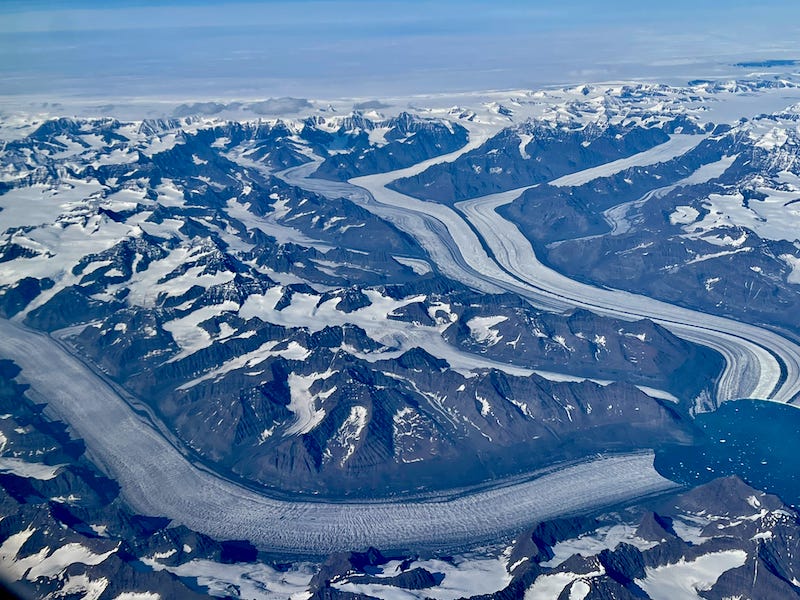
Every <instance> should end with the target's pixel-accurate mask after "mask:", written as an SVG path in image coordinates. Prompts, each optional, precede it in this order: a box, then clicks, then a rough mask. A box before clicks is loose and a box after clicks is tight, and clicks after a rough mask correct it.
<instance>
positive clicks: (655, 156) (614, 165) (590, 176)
mask: <svg viewBox="0 0 800 600" xmlns="http://www.w3.org/2000/svg"><path fill="white" fill-rule="evenodd" d="M705 138H706V136H705V135H673V136H672V137H671V138H670V139H669V141H667V142H664V143H663V144H659V145H658V146H655V147H653V148H651V149H650V150H645V151H644V152H639V153H638V154H634V155H632V156H628V157H627V158H620V159H619V160H615V161H612V162H608V163H605V164H602V165H599V166H597V167H592V168H589V169H584V170H583V171H578V172H577V173H571V174H569V175H564V176H563V177H559V178H558V179H554V180H552V181H551V182H550V185H554V186H557V187H566V186H579V185H583V184H584V183H589V182H590V181H592V180H594V179H597V178H599V177H610V176H611V175H615V174H616V173H620V172H621V171H624V170H625V169H630V168H631V167H640V166H646V165H653V164H656V163H660V162H667V161H668V160H671V159H673V158H675V157H676V156H681V155H682V154H686V152H688V151H689V150H691V149H692V148H694V147H695V146H697V144H699V143H700V142H701V141H703V140H704V139H705Z"/></svg>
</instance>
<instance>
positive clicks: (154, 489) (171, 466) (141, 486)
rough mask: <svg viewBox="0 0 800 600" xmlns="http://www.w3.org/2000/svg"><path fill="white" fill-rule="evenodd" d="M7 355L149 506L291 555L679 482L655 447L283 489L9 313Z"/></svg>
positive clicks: (470, 534)
mask: <svg viewBox="0 0 800 600" xmlns="http://www.w3.org/2000/svg"><path fill="white" fill-rule="evenodd" d="M0 335H2V337H3V340H4V344H3V346H4V353H3V354H4V356H5V357H7V358H10V359H12V360H14V361H15V362H16V363H17V364H18V365H19V366H20V367H21V368H22V377H23V379H24V380H25V381H26V382H27V383H29V384H31V386H32V389H33V390H34V391H35V393H36V396H37V397H39V398H42V399H45V400H47V402H48V409H47V410H48V412H49V413H50V414H53V415H55V416H56V417H58V418H60V419H63V420H65V421H67V422H68V423H69V424H70V426H71V427H72V429H73V431H74V432H75V434H76V435H78V436H79V437H81V438H82V439H84V441H85V442H86V445H87V449H88V451H89V455H90V457H91V458H93V459H94V460H95V461H97V463H98V464H99V465H101V466H102V468H103V469H104V470H105V471H106V472H107V473H108V474H109V475H110V476H111V477H113V478H114V479H115V480H116V481H117V482H119V484H120V486H121V488H122V493H123V495H124V497H125V499H126V500H127V501H128V502H129V503H130V505H131V506H133V508H134V509H135V510H137V511H139V512H141V513H143V514H154V515H162V516H166V517H169V518H171V519H174V520H175V521H176V522H179V523H183V524H185V525H186V526H188V527H190V528H192V529H195V530H197V531H200V532H202V533H205V534H208V535H211V536H213V537H217V538H221V539H231V538H236V539H248V540H250V541H251V542H253V543H254V544H255V545H256V546H258V547H260V548H263V549H268V550H273V551H277V552H283V553H287V554H328V553H331V552H334V551H340V550H353V549H363V548H366V547H368V546H370V545H373V546H378V547H382V548H428V549H432V550H433V549H438V550H455V549H459V548H465V547H468V546H472V545H474V544H477V543H482V542H487V541H490V540H494V541H496V540H497V539H498V538H500V537H503V536H504V535H511V534H513V533H515V532H517V531H519V530H521V529H523V528H524V527H526V526H528V525H530V524H531V523H533V522H535V521H537V520H542V519H548V518H553V517H556V516H562V515H565V514H573V513H580V512H585V511H591V510H594V509H596V508H600V507H605V506H610V505H614V504H618V503H622V502H627V501H631V500H634V499H636V498H640V497H643V496H648V495H652V494H658V493H662V492H665V491H667V490H670V489H673V488H675V487H677V486H676V484H674V483H672V482H671V481H668V480H666V479H664V478H663V477H661V476H660V475H659V474H658V473H657V472H656V471H655V469H654V468H653V454H652V453H632V454H624V455H616V456H608V457H604V458H595V459H592V460H588V461H587V462H583V463H578V464H573V465H570V466H566V467H564V468H561V469H558V470H552V471H550V472H547V473H545V474H543V475H541V476H539V477H537V478H535V479H528V480H525V479H520V480H519V481H517V482H512V483H505V484H503V485H499V486H497V487H487V486H484V487H483V488H482V489H480V490H479V491H474V492H470V491H469V490H467V491H466V492H464V493H462V494H460V495H458V494H456V495H452V496H450V497H438V498H436V499H433V500H429V501H425V500H416V501H403V500H399V501H396V502H393V501H363V502H335V503H333V502H309V501H297V502H293V501H286V500H278V499H274V498H271V497H269V496H267V495H266V494H261V493H258V492H255V491H253V490H250V489H247V488H244V487H241V486H238V485H237V484H235V483H233V482H231V481H229V480H226V479H224V478H222V477H220V476H218V475H215V474H213V473H211V472H209V471H207V470H205V469H202V468H199V467H197V466H195V465H194V464H192V463H191V462H190V461H189V460H188V459H187V458H186V457H185V456H183V455H182V454H181V453H180V452H179V451H178V450H177V449H176V448H175V447H174V446H173V445H172V444H171V443H170V442H169V441H168V440H167V439H165V438H164V437H163V436H162V435H161V434H160V433H159V432H158V431H156V430H155V429H154V428H153V427H152V426H151V425H150V424H149V423H147V422H146V421H144V420H143V419H142V418H140V417H138V416H137V415H136V414H135V413H134V412H133V410H132V409H131V408H130V406H128V404H126V402H125V401H124V400H123V399H122V398H121V397H120V396H119V395H118V394H117V393H116V392H115V391H114V390H113V389H112V388H111V387H109V386H108V385H107V384H106V383H105V382H104V381H102V380H101V379H99V377H98V376H97V375H96V374H95V373H93V372H92V371H91V370H90V369H89V368H88V367H87V366H86V365H84V364H83V363H81V362H80V361H79V360H78V359H76V358H75V357H73V356H71V355H70V354H68V353H67V352H66V350H64V349H63V348H61V346H59V345H58V344H57V343H56V342H55V341H54V340H53V339H51V338H49V337H48V336H46V335H44V334H41V333H37V332H33V331H31V330H28V329H26V328H24V327H20V326H18V325H16V324H14V323H11V322H10V321H7V320H0Z"/></svg>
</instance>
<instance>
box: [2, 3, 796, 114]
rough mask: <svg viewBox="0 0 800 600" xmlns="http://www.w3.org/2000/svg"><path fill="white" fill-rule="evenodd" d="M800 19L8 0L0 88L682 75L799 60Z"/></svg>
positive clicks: (261, 87)
mask: <svg viewBox="0 0 800 600" xmlns="http://www.w3.org/2000/svg"><path fill="white" fill-rule="evenodd" d="M109 4H110V5H111V8H109V7H108V6H109ZM799 17H800V3H798V2H796V1H794V0H793V1H791V2H790V1H785V0H765V1H764V2H759V3H758V6H755V5H754V3H752V2H740V1H737V0H732V1H727V2H713V1H712V2H701V1H697V0H695V1H693V2H690V1H687V0H675V1H672V2H670V3H666V2H663V3H658V4H653V3H650V2H642V1H641V0H640V1H638V2H634V1H629V0H624V1H616V2H599V1H594V2H590V1H588V0H563V1H559V2H533V1H531V2H513V1H509V0H505V1H504V0H498V1H495V2H477V1H470V0H463V1H460V2H456V1H454V0H444V1H438V2H433V1H413V0H410V1H406V2H397V1H391V0H390V1H386V2H381V1H378V0H373V1H363V0H362V1H360V0H350V1H346V2H340V1H335V0H295V1H292V2H287V1H270V2H246V1H245V2H241V1H240V2H211V1H208V0H205V1H203V0H171V1H168V2H156V1H151V0H128V1H125V0H123V1H119V2H114V3H113V4H111V3H101V2H95V1H90V0H73V1H71V2H55V1H52V0H50V1H47V0H28V1H17V0H5V1H4V2H0V79H2V80H3V81H4V82H5V83H4V87H5V90H4V93H5V94H34V93H36V94H42V95H48V94H52V95H54V96H55V95H58V94H71V95H81V94H83V95H94V96H97V95H102V94H108V95H110V96H120V95H125V96H169V97H171V98H176V97H187V98H188V97H198V98H200V97H203V98H226V97H261V96H278V95H294V96H320V95H323V96H324V95H330V96H348V95H354V96H379V95H384V94H407V93H430V92H436V91H454V90H471V89H473V90H474V89H497V88H517V87H536V86H539V85H548V84H561V83H578V82H583V81H601V80H608V79H621V78H650V79H670V80H676V79H677V80H680V79H682V78H694V77H701V76H714V75H715V74H722V73H725V72H727V71H726V69H727V70H728V71H729V70H730V69H728V68H727V67H726V65H730V63H731V62H735V61H737V60H743V59H750V58H753V59H760V58H800V48H799V47H798V46H800V44H798V42H797V40H800V35H799V34H800V25H798V24H800V18H799ZM0 93H3V92H0Z"/></svg>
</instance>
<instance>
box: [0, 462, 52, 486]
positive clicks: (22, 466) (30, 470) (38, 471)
mask: <svg viewBox="0 0 800 600" xmlns="http://www.w3.org/2000/svg"><path fill="white" fill-rule="evenodd" d="M62 466H63V465H46V464H44V463H37V462H28V461H26V460H22V459H21V458H12V457H10V456H0V473H13V474H14V475H18V476H19V477H30V478H32V479H41V480H45V481H46V480H48V479H53V477H55V476H56V475H57V474H58V471H59V469H61V467H62Z"/></svg>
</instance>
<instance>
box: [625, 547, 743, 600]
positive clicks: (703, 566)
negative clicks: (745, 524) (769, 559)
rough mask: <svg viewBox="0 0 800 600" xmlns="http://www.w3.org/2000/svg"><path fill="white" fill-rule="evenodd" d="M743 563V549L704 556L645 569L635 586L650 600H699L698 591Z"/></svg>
mask: <svg viewBox="0 0 800 600" xmlns="http://www.w3.org/2000/svg"><path fill="white" fill-rule="evenodd" d="M746 560H747V553H746V552H744V551H743V550H728V551H724V552H715V553H713V554H705V555H703V556H700V557H699V558H697V559H696V560H694V561H691V562H686V561H684V560H683V559H681V560H680V561H679V562H677V563H675V564H671V565H665V566H663V567H655V568H652V567H646V568H645V573H646V577H645V578H644V579H637V580H636V583H637V584H638V585H639V587H641V588H642V589H643V590H644V591H645V592H646V593H647V594H648V595H649V596H650V597H651V598H652V599H653V600H702V598H701V596H700V595H699V594H698V593H697V592H698V591H703V590H708V589H709V588H711V586H713V585H714V583H716V581H717V579H719V577H720V575H722V574H723V573H725V571H729V570H731V569H735V568H737V567H741V566H742V565H743V564H744V563H745V561H746Z"/></svg>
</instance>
